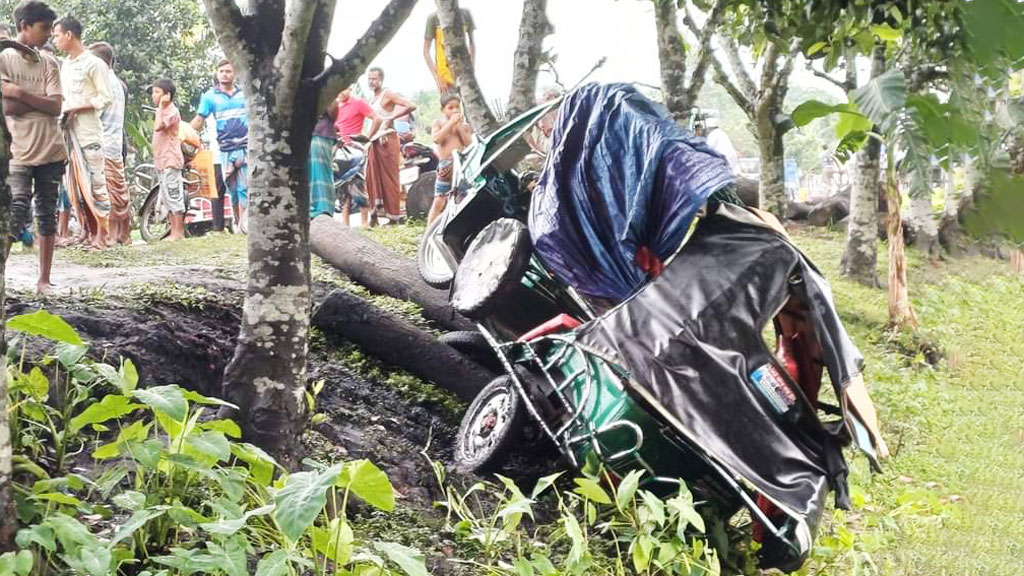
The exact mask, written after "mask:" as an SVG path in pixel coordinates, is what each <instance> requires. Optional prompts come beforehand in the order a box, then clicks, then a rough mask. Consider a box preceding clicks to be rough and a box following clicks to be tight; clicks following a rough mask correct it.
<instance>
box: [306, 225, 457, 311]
mask: <svg viewBox="0 0 1024 576" xmlns="http://www.w3.org/2000/svg"><path fill="white" fill-rule="evenodd" d="M309 240H310V247H311V248H312V250H313V253H314V254H316V255H317V256H319V257H321V258H323V259H324V260H326V261H327V263H329V264H330V265H332V266H334V267H335V268H337V269H338V270H340V271H341V272H342V273H344V274H345V275H346V276H348V277H349V278H351V279H352V280H353V281H355V282H357V283H359V284H361V285H363V286H365V287H366V288H368V289H369V290H370V291H371V292H376V293H378V294H387V295H388V296H394V297H395V298H400V299H402V300H408V301H410V302H414V303H416V304H418V305H419V306H421V307H422V308H423V316H425V317H426V318H428V319H430V320H432V321H434V322H436V323H437V324H438V325H440V326H442V327H443V328H445V329H447V330H476V326H475V325H474V324H473V323H472V322H470V321H469V320H467V319H466V318H464V317H463V316H462V315H461V314H459V313H458V312H456V311H455V309H454V308H452V307H451V304H450V303H449V302H448V292H447V291H443V290H436V289H434V288H431V287H430V286H428V285H427V284H426V283H425V282H423V280H421V279H420V275H419V272H417V270H416V263H415V262H413V261H412V260H410V259H408V258H404V257H402V256H400V255H398V254H395V253H394V252H392V251H391V250H388V249H387V248H385V247H383V246H381V245H380V244H378V243H376V242H374V241H373V240H371V239H370V238H367V237H366V235H365V234H362V233H360V232H357V231H355V230H353V229H351V228H346V227H344V226H342V225H341V223H340V222H338V221H337V220H334V219H333V218H329V217H327V216H320V217H317V218H316V219H314V220H313V222H312V223H311V224H310V230H309Z"/></svg>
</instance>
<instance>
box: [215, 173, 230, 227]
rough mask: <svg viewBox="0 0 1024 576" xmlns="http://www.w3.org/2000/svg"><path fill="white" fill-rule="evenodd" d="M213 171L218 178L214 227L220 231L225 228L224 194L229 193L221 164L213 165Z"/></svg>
mask: <svg viewBox="0 0 1024 576" xmlns="http://www.w3.org/2000/svg"><path fill="white" fill-rule="evenodd" d="M213 172H214V176H215V179H216V180H217V198H216V199H214V200H213V229H214V230H217V231H220V230H223V229H224V195H225V194H226V193H227V188H225V187H224V177H223V176H222V175H221V174H222V173H221V171H220V164H214V165H213Z"/></svg>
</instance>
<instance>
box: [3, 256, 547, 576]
mask: <svg viewBox="0 0 1024 576" xmlns="http://www.w3.org/2000/svg"><path fill="white" fill-rule="evenodd" d="M21 266H22V267H24V268H25V270H21V269H19V268H15V269H14V270H9V272H12V273H13V274H11V276H10V278H11V280H10V283H9V285H10V286H11V287H12V288H13V289H14V293H13V294H12V295H11V296H9V297H8V299H7V314H8V317H10V315H15V314H20V313H24V312H31V311H33V310H36V309H39V308H45V309H47V310H49V311H50V312H52V313H54V314H59V315H60V316H62V317H63V318H64V319H65V320H66V321H67V322H68V323H69V324H71V325H72V326H73V327H74V328H75V329H76V330H78V331H79V333H80V334H81V336H82V337H83V339H85V340H86V341H87V342H88V343H89V344H90V346H91V348H90V354H91V355H93V356H94V357H96V358H97V359H100V358H106V360H107V361H108V362H112V363H115V364H116V363H117V362H118V358H120V357H125V358H130V359H131V360H132V362H133V363H134V364H135V365H136V367H137V368H138V371H139V376H140V385H142V386H147V385H158V384H170V383H174V384H180V385H182V386H185V387H189V388H193V389H195V390H197V391H199V392H201V393H203V394H206V395H211V396H220V380H221V375H222V374H223V371H224V368H225V366H226V365H227V363H228V361H229V360H230V359H231V354H232V351H233V347H234V342H235V338H236V335H237V331H238V325H239V311H240V304H241V301H242V291H241V287H240V286H238V285H237V283H233V282H231V281H228V280H225V278H224V277H223V275H219V274H218V273H217V272H216V270H213V269H204V268H203V267H187V268H188V269H187V270H186V269H184V268H185V267H180V266H168V267H166V270H164V271H157V273H156V275H155V276H154V275H153V273H154V271H153V270H152V269H139V268H126V269H123V270H118V269H116V268H113V269H103V270H97V269H94V268H89V267H82V268H83V269H84V270H82V271H81V272H82V273H81V275H80V276H79V277H78V278H79V283H78V284H77V287H78V290H75V291H64V292H63V294H62V295H59V296H51V297H48V298H46V299H40V298H38V297H36V296H34V295H32V294H31V293H30V292H28V289H29V287H30V286H33V285H34V282H33V280H34V270H32V269H31V267H30V266H26V265H21ZM71 272H73V270H71V269H68V270H63V269H62V271H61V278H63V279H65V280H66V279H67V278H69V276H68V273H71ZM143 274H144V277H143V276H142V275H143ZM172 281H173V283H171V282H172ZM333 288H334V286H329V285H325V284H323V283H316V284H315V286H314V290H313V292H314V302H316V301H319V300H320V299H322V298H323V297H324V296H326V294H327V293H328V292H329V291H330V290H331V289H333ZM346 346H347V345H346V343H344V342H342V341H339V340H337V339H335V338H333V337H331V336H330V335H320V336H315V337H314V338H313V340H312V345H311V355H310V364H309V379H310V381H311V382H316V381H319V380H321V379H323V380H325V381H326V385H325V387H324V389H323V392H322V393H321V395H320V397H319V398H318V400H317V410H318V411H320V412H324V413H325V414H326V415H327V416H328V418H327V420H326V421H325V422H324V423H322V424H320V425H318V426H316V427H315V428H314V429H313V430H311V431H310V432H309V433H308V434H307V437H306V438H305V445H306V447H307V449H308V453H309V454H310V456H311V457H314V458H317V459H321V460H328V459H345V460H348V459H357V458H368V459H370V460H371V461H373V462H374V463H376V464H377V465H378V466H380V467H381V468H382V469H383V470H384V471H385V472H387V474H388V476H389V477H390V479H391V481H392V483H393V485H394V487H395V490H396V493H397V497H398V507H397V508H396V510H395V512H394V513H391V514H383V513H379V512H374V511H371V510H369V509H366V508H360V507H358V506H356V509H355V510H353V514H354V517H355V518H354V523H355V524H356V525H357V527H358V528H359V529H360V530H361V531H362V533H363V534H364V535H365V536H366V537H367V538H380V539H389V540H394V541H399V542H402V543H404V544H407V545H411V546H416V547H419V548H421V549H422V550H423V551H424V552H425V553H426V554H427V557H428V566H429V567H430V569H431V572H432V573H433V574H468V573H469V571H468V569H467V568H466V567H465V566H462V565H459V564H458V563H455V562H450V561H447V560H446V557H448V556H451V555H453V554H455V555H458V545H457V544H456V543H455V542H454V541H453V540H452V539H451V534H450V533H448V532H447V531H445V530H444V520H445V514H444V511H443V509H441V508H439V507H437V506H435V504H434V503H435V501H437V500H439V499H440V498H441V496H442V492H441V490H440V489H439V486H438V483H437V481H436V480H435V476H434V473H433V471H432V469H431V466H430V462H429V461H428V458H429V459H430V460H434V461H440V462H442V463H444V464H445V465H446V466H447V467H448V468H449V470H450V469H451V455H452V449H451V447H452V442H453V439H454V435H455V433H456V431H457V428H458V425H459V417H460V413H459V408H460V404H458V403H457V401H454V400H453V399H452V397H448V396H446V395H444V394H435V393H428V394H422V393H420V394H417V393H414V392H410V391H409V390H396V389H395V388H394V387H392V386H391V385H390V384H389V383H388V381H387V380H386V379H384V380H381V381H374V380H373V379H371V378H368V377H365V376H363V375H360V374H359V373H358V371H357V370H355V369H353V368H352V367H350V366H347V365H346V359H347V358H349V357H350V356H347V355H346V353H345V352H346ZM348 348H351V347H350V346H348ZM39 352H41V350H40V351H39ZM348 352H350V350H348ZM381 368H382V369H383V370H384V371H387V370H388V367H381ZM483 384H484V383H481V386H482V385H483ZM423 385H424V386H429V385H427V384H423ZM557 466H558V463H557V461H556V454H555V453H554V451H553V449H551V448H550V447H549V446H543V445H537V444H532V445H524V446H523V448H522V450H521V451H520V452H519V453H518V454H514V455H513V457H512V458H511V459H510V463H509V464H508V465H507V466H506V467H505V468H504V469H503V470H502V471H501V472H502V473H503V474H505V475H508V476H511V477H513V478H515V479H516V480H517V481H519V482H520V483H521V484H522V485H523V486H526V487H531V486H532V485H533V483H534V482H535V480H536V478H538V477H540V476H541V475H544V474H547V473H550V472H551V471H553V470H554V469H555V468H556V467H557ZM452 480H453V481H454V482H455V483H456V484H457V485H462V486H464V487H468V486H469V485H471V484H472V483H474V482H475V481H477V480H480V478H476V477H471V476H466V475H462V474H459V473H458V472H453V478H452Z"/></svg>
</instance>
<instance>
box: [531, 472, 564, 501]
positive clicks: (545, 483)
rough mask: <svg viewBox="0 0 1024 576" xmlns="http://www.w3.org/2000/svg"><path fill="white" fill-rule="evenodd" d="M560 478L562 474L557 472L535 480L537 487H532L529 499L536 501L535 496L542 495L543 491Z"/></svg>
mask: <svg viewBox="0 0 1024 576" xmlns="http://www.w3.org/2000/svg"><path fill="white" fill-rule="evenodd" d="M561 476H562V472H557V473H555V474H551V475H550V476H545V477H543V478H541V479H540V480H537V485H536V486H534V487H533V492H531V493H530V498H532V499H534V500H536V499H537V496H540V495H541V494H543V493H544V491H545V490H547V489H548V488H550V487H551V485H552V484H554V483H555V481H556V480H558V479H559V478H560V477H561Z"/></svg>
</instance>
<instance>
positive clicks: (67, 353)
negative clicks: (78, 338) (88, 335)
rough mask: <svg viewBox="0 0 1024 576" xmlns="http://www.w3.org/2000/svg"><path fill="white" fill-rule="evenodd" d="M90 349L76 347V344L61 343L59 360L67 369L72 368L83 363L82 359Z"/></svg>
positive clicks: (58, 350) (59, 345)
mask: <svg viewBox="0 0 1024 576" xmlns="http://www.w3.org/2000/svg"><path fill="white" fill-rule="evenodd" d="M88 351H89V349H88V348H87V347H85V346H76V345H74V344H65V343H64V342H61V343H60V344H57V360H58V361H59V362H60V363H61V364H62V365H63V366H64V367H65V368H71V367H72V366H74V365H76V364H78V363H79V362H81V360H82V357H84V356H85V353H86V352H88Z"/></svg>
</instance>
